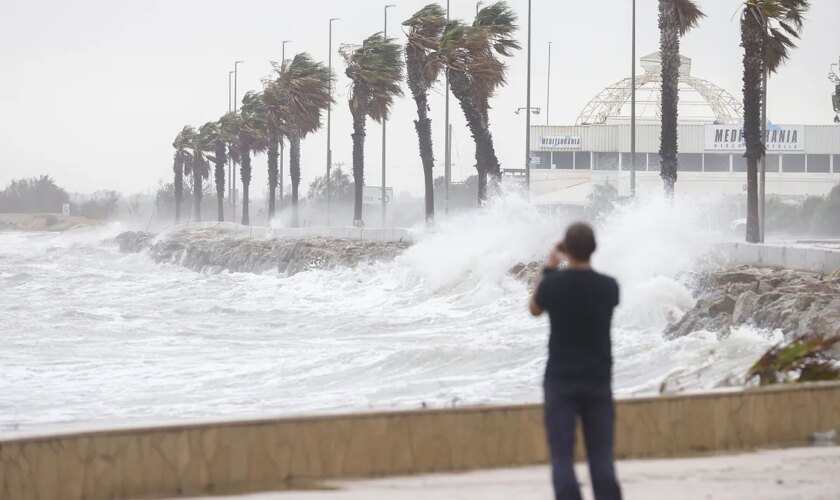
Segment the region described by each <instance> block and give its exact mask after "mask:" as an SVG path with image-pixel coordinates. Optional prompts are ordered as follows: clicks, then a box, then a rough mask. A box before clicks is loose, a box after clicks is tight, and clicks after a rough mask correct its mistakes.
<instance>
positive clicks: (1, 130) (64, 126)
mask: <svg viewBox="0 0 840 500" xmlns="http://www.w3.org/2000/svg"><path fill="white" fill-rule="evenodd" d="M391 1H392V2H393V3H395V4H397V6H396V7H394V8H392V9H390V10H389V23H388V30H389V31H388V34H389V36H393V37H395V38H396V39H397V40H398V41H399V42H400V43H403V42H404V35H403V29H402V26H401V22H402V21H403V20H404V19H407V18H408V17H410V16H411V15H412V14H413V13H414V12H415V11H417V10H418V9H419V8H420V7H422V6H423V5H425V4H427V3H429V2H428V1H427V0H397V1H394V0H391ZM699 3H700V5H701V8H703V9H704V11H705V12H706V14H707V16H708V17H707V18H706V19H703V20H702V21H701V24H700V26H699V27H698V28H697V29H695V30H694V31H692V32H691V33H689V34H688V35H687V37H686V38H684V39H683V42H682V54H683V55H685V56H688V57H690V58H692V63H693V67H692V74H693V75H695V76H697V77H700V78H703V79H706V80H709V81H711V82H713V83H715V84H717V85H719V86H721V87H723V88H724V89H726V90H727V91H729V92H730V93H731V94H732V95H733V96H735V97H736V98H737V99H739V100H740V99H741V75H742V71H741V58H742V55H743V50H742V49H741V47H740V46H739V42H740V32H739V25H738V19H739V18H738V16H737V12H736V11H737V9H738V7H739V5H740V4H741V1H740V0H730V1H725V2H722V1H711V0H700V1H699ZM442 4H443V5H444V6H445V2H442ZM509 4H510V5H511V6H512V7H513V8H514V9H515V10H516V11H517V12H518V13H519V15H520V26H521V29H520V32H519V38H520V40H522V43H523V50H522V51H520V52H518V53H517V54H516V56H515V57H513V58H511V59H510V60H508V61H507V62H508V64H509V74H508V85H507V86H505V87H503V88H501V89H500V90H499V92H498V94H497V96H496V98H495V99H494V100H493V101H492V103H491V104H492V106H493V110H492V111H491V116H490V119H491V129H492V132H493V135H494V138H495V143H496V149H497V152H498V154H499V158H500V160H501V162H502V166H503V168H504V167H507V168H511V167H512V168H516V167H518V166H520V165H522V164H523V163H524V156H525V144H524V142H525V137H524V136H525V132H524V116H523V115H515V114H514V113H513V111H514V109H516V108H517V107H520V106H525V81H526V74H525V68H526V52H525V50H524V49H525V40H526V37H527V32H526V21H527V20H526V17H525V16H526V14H527V10H526V9H527V0H511V1H509ZM383 6H384V2H374V1H369V0H364V1H358V2H352V3H351V2H341V1H338V0H324V1H321V2H317V3H315V2H310V3H302V4H301V3H294V4H293V3H292V2H288V1H280V0H273V1H272V0H245V1H240V2H237V3H233V2H223V1H220V0H179V1H169V2H165V1H162V0H151V1H147V2H143V3H133V2H132V3H129V2H118V1H117V2H104V1H98V2H97V1H93V0H88V1H78V2H74V3H72V4H70V3H66V2H60V1H57V0H33V1H24V0H11V1H10V2H7V3H6V4H5V5H4V9H3V16H2V19H0V41H2V45H3V47H4V49H3V55H4V56H5V58H4V59H5V60H6V68H7V71H8V73H9V75H8V76H7V77H6V78H3V79H1V80H0V105H2V107H3V109H6V110H9V111H10V113H11V119H8V120H4V121H3V123H2V124H0V137H2V143H0V145H2V149H3V152H4V160H3V161H4V164H5V166H4V168H2V169H0V187H4V186H5V185H7V184H8V183H9V181H10V180H11V179H17V178H22V177H32V176H36V175H40V174H47V175H50V176H52V177H53V178H54V179H55V180H56V182H57V183H58V184H59V185H61V186H62V187H64V188H66V189H67V190H68V191H71V192H92V191H96V190H101V189H115V190H117V191H120V192H122V193H124V194H132V193H137V192H143V193H146V192H149V191H153V190H154V189H155V188H156V186H157V184H158V182H159V181H163V182H169V181H170V180H171V175H172V169H171V167H172V165H171V164H172V159H171V158H172V148H171V143H172V139H173V138H174V136H175V134H176V133H177V132H178V131H179V130H180V129H181V127H183V126H184V125H186V124H190V125H194V126H200V125H201V124H203V123H204V122H206V121H210V120H215V119H217V118H218V117H219V116H220V115H221V114H223V113H224V112H225V111H227V109H228V108H227V106H228V71H229V70H230V69H232V68H233V61H235V60H244V61H246V62H245V64H242V65H240V67H239V68H240V75H239V84H238V95H239V97H240V98H241V96H242V95H243V94H244V93H245V91H247V90H253V89H259V88H260V79H261V78H263V77H265V76H268V75H270V74H271V72H272V68H271V65H270V63H269V61H272V60H274V61H277V60H280V58H281V56H280V51H281V41H282V40H292V41H293V42H292V43H290V44H288V45H287V48H286V57H287V58H290V57H292V56H293V55H294V54H295V53H297V52H302V51H306V52H309V53H310V54H312V56H313V57H314V58H316V59H318V60H323V61H324V62H326V60H327V55H328V53H327V26H328V19H329V18H330V17H339V18H341V20H340V21H337V22H336V23H335V24H334V31H333V58H332V59H333V69H334V71H335V73H336V75H337V76H338V81H337V84H336V96H335V97H336V101H337V103H336V105H335V107H334V108H333V127H332V147H333V163H334V165H341V164H342V163H343V164H345V165H346V166H345V168H349V164H350V161H351V155H350V153H351V148H352V143H351V141H350V131H351V120H350V113H349V111H348V108H347V101H346V92H347V87H348V81H347V79H346V77H345V76H344V68H343V62H342V61H341V58H340V57H339V56H338V48H339V46H340V45H341V44H342V43H358V42H360V41H361V40H362V39H363V38H364V37H366V36H368V35H370V34H371V33H374V32H377V31H381V30H382V22H383V19H382V9H383ZM290 7H292V9H291V10H293V12H294V17H292V16H289V15H288V14H287V11H288V10H290ZM451 8H452V16H453V17H458V18H464V19H471V17H472V15H473V14H474V9H475V3H474V2H472V1H452V3H451ZM533 8H534V16H533V34H532V43H533V60H532V64H533V73H532V78H533V81H532V105H533V106H539V107H542V108H543V112H544V111H545V109H544V108H545V95H546V64H545V63H546V58H547V42H548V41H552V42H553V45H552V47H553V48H552V56H553V57H552V81H551V116H550V122H551V123H552V124H558V125H570V124H573V123H574V122H575V120H576V118H577V115H578V113H579V112H580V110H581V109H582V108H583V107H584V105H585V104H586V103H587V102H588V101H589V100H590V99H591V98H592V97H594V96H595V94H597V93H598V92H599V91H600V90H601V89H602V88H603V87H605V86H607V85H609V84H611V83H613V82H615V81H618V80H620V79H622V78H625V77H627V76H629V73H630V2H629V0H623V1H622V0H605V1H603V2H599V3H597V4H595V3H583V2H581V3H568V4H564V5H562V6H561V5H558V4H557V3H555V2H549V1H547V0H542V1H540V0H534V1H533ZM605 12H610V13H611V14H610V15H604V13H605ZM733 16H734V17H733ZM637 17H638V27H637V54H636V55H637V59H638V58H639V57H642V56H644V55H646V54H648V53H651V52H655V51H656V50H658V46H659V32H658V28H657V8H656V2H654V1H652V0H651V1H649V2H639V5H638V11H637ZM837 19H840V2H836V1H833V2H832V1H830V0H815V1H814V2H813V5H812V7H811V10H810V12H809V14H808V19H807V20H806V23H805V27H804V31H803V35H802V39H801V40H800V41H799V43H798V45H799V47H798V48H797V49H795V50H794V51H793V53H792V57H791V60H790V61H788V62H787V64H786V65H785V66H783V67H782V68H781V69H780V71H779V73H778V74H777V75H773V76H772V78H771V81H770V87H769V89H770V99H769V103H768V109H769V111H768V116H769V119H770V120H771V121H773V122H775V123H792V124H793V123H795V124H826V125H828V124H831V123H832V119H833V116H834V115H833V113H832V111H831V103H830V96H831V93H832V92H833V90H834V89H833V85H832V84H831V83H830V82H829V81H828V79H827V78H826V76H827V74H828V70H829V65H830V64H831V63H833V62H836V61H837V57H838V53H837V48H838V47H840V31H838V30H837V28H836V24H837V23H836V20H837ZM637 67H638V66H637ZM639 72H641V69H639ZM403 87H404V89H405V92H406V97H405V98H404V99H402V100H400V101H398V102H397V103H396V105H395V108H394V111H393V115H392V118H391V121H390V122H389V127H388V165H387V166H388V180H389V182H388V184H389V185H390V186H393V187H394V190H395V192H397V193H399V192H402V191H410V192H411V193H412V194H415V195H417V194H420V193H421V192H422V167H421V163H420V158H419V154H418V151H417V138H416V134H415V130H414V126H413V123H412V121H413V119H414V118H415V116H416V109H415V106H414V102H413V100H412V99H411V98H410V94H409V92H408V89H407V86H405V85H403ZM450 102H451V106H452V109H451V119H452V123H453V127H454V143H453V162H454V163H455V166H454V167H453V178H454V179H455V180H460V179H463V178H466V177H468V176H469V175H472V174H473V172H474V171H475V169H474V168H473V166H472V165H473V145H472V140H471V138H470V135H469V132H468V130H467V129H466V126H465V123H464V119H463V116H462V114H461V111H460V108H459V107H458V102H457V100H455V99H454V98H452V100H451V101H450ZM443 103H444V99H443V94H442V83H441V84H440V85H438V88H437V91H436V92H435V93H434V94H433V95H432V98H431V102H430V105H431V117H432V120H433V123H432V126H433V129H434V130H435V135H434V147H435V160H436V165H442V161H443V132H444V131H443V114H444V113H443V110H444V106H443ZM545 119H546V117H545V114H541V115H538V116H534V117H533V120H532V123H534V124H542V123H545ZM325 148H326V131H325V129H322V130H321V131H319V132H318V133H316V134H313V135H311V136H310V137H308V138H306V139H305V140H304V142H303V145H302V170H303V172H302V177H303V178H302V186H301V192H302V193H303V194H305V193H306V192H307V191H308V186H309V183H310V182H312V180H314V178H315V177H316V176H319V175H322V173H323V172H324V169H325V165H326V153H325ZM380 148H381V128H380V126H379V125H378V124H375V123H374V122H373V121H371V120H368V127H367V141H366V179H367V182H368V183H369V184H375V185H378V184H379V182H380V172H381V156H380ZM286 165H287V167H286V172H285V173H286V179H285V181H286V183H288V182H289V181H288V155H287V160H286ZM253 169H254V177H253V180H252V184H251V186H252V191H253V192H254V195H255V196H256V197H261V196H262V193H263V191H264V189H265V185H266V178H267V176H266V172H265V170H266V158H265V156H264V155H258V156H257V157H256V158H255V161H254V164H253ZM442 174H443V168H442V167H440V168H437V167H436V171H435V176H438V175H442Z"/></svg>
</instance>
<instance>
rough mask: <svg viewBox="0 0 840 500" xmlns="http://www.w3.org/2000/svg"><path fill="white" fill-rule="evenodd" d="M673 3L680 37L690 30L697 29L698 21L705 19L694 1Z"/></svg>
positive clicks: (677, 0)
mask: <svg viewBox="0 0 840 500" xmlns="http://www.w3.org/2000/svg"><path fill="white" fill-rule="evenodd" d="M673 2H674V4H675V6H676V8H677V23H678V24H679V27H680V36H685V34H686V33H688V32H689V31H690V30H691V29H692V28H695V27H697V24H698V23H699V22H700V19H702V18H704V17H706V14H704V13H703V11H701V10H700V7H698V6H697V4H696V3H695V2H694V0H673Z"/></svg>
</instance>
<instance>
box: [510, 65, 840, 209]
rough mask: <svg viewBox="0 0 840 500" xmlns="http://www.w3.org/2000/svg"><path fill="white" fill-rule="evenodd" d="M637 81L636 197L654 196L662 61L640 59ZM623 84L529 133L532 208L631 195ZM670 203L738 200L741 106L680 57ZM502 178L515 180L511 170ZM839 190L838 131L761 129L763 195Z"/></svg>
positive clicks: (627, 88) (627, 86)
mask: <svg viewBox="0 0 840 500" xmlns="http://www.w3.org/2000/svg"><path fill="white" fill-rule="evenodd" d="M641 65H642V68H643V69H644V73H643V74H641V75H639V76H637V78H636V117H637V118H636V120H637V121H636V161H635V163H636V189H637V192H638V193H640V194H644V193H648V192H654V191H661V190H662V181H661V179H660V178H659V135H660V89H661V78H660V74H661V62H660V59H659V54H658V53H654V54H650V55H648V56H646V57H643V58H642V59H641ZM631 93H632V89H631V83H630V79H629V78H628V79H625V80H622V81H620V82H617V83H615V84H613V85H611V86H609V87H607V88H605V89H604V90H603V91H601V92H600V93H599V94H598V95H597V96H596V97H595V98H593V99H592V100H591V101H590V102H589V103H588V104H587V105H586V106H585V107H584V109H583V110H582V112H581V114H580V116H579V117H578V120H577V124H575V125H569V126H533V127H532V128H531V199H532V200H533V201H535V202H536V203H542V204H555V203H564V204H579V203H584V202H585V201H586V198H587V196H588V195H589V193H590V192H591V191H592V188H593V186H594V185H597V184H599V183H611V184H613V185H614V186H616V187H617V188H618V191H619V194H621V195H629V194H630V171H631V163H632V162H631V155H630V96H631ZM678 137H679V152H680V154H679V179H678V181H677V185H676V191H677V193H678V194H680V193H685V194H702V193H710V194H711V193H713V194H727V195H740V194H742V193H744V192H746V182H747V180H746V168H747V165H746V159H745V158H744V157H743V154H744V144H743V130H742V107H741V103H740V101H739V100H738V99H736V98H734V97H733V96H732V95H730V94H729V93H728V92H727V91H726V90H724V89H722V88H720V87H718V86H716V85H714V84H712V83H710V82H708V81H706V80H702V79H699V78H696V77H693V76H692V75H691V59H689V58H687V57H682V64H681V67H680V105H679V129H678ZM508 173H509V175H516V174H517V173H518V172H516V171H510V172H508ZM838 183H840V126H838V125H802V124H785V125H776V124H772V123H771V124H769V125H768V154H767V194H768V195H781V196H787V197H802V196H805V195H812V194H813V195H824V194H826V193H827V192H828V191H829V190H831V188H832V187H833V186H835V185H837V184H838Z"/></svg>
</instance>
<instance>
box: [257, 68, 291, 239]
mask: <svg viewBox="0 0 840 500" xmlns="http://www.w3.org/2000/svg"><path fill="white" fill-rule="evenodd" d="M259 95H260V99H261V106H260V108H259V112H260V115H261V117H262V120H263V121H264V123H265V134H266V139H267V140H268V221H267V222H269V223H270V222H271V219H273V218H274V212H275V208H274V207H275V193H276V191H277V182H278V172H279V168H278V167H279V165H278V161H277V160H278V158H279V156H280V146H281V142H282V141H283V137H284V136H285V135H287V132H286V117H285V109H284V106H283V102H282V97H281V95H280V93H279V92H278V91H277V88H276V85H274V82H273V81H267V82H265V85H264V88H263V91H262V93H261V94H259ZM279 181H280V182H282V181H283V179H279Z"/></svg>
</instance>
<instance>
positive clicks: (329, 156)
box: [326, 17, 338, 226]
mask: <svg viewBox="0 0 840 500" xmlns="http://www.w3.org/2000/svg"><path fill="white" fill-rule="evenodd" d="M333 21H338V18H337V17H333V18H331V19H330V36H329V48H328V49H327V61H328V63H327V64H328V66H329V70H330V78H332V25H333ZM331 115H332V83H330V103H329V105H328V106H327V186H326V187H327V193H326V197H327V225H328V226H329V225H330V170H331V169H332V149H330V138H331V132H332V130H331V128H330V125H331V123H330V119H331Z"/></svg>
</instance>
